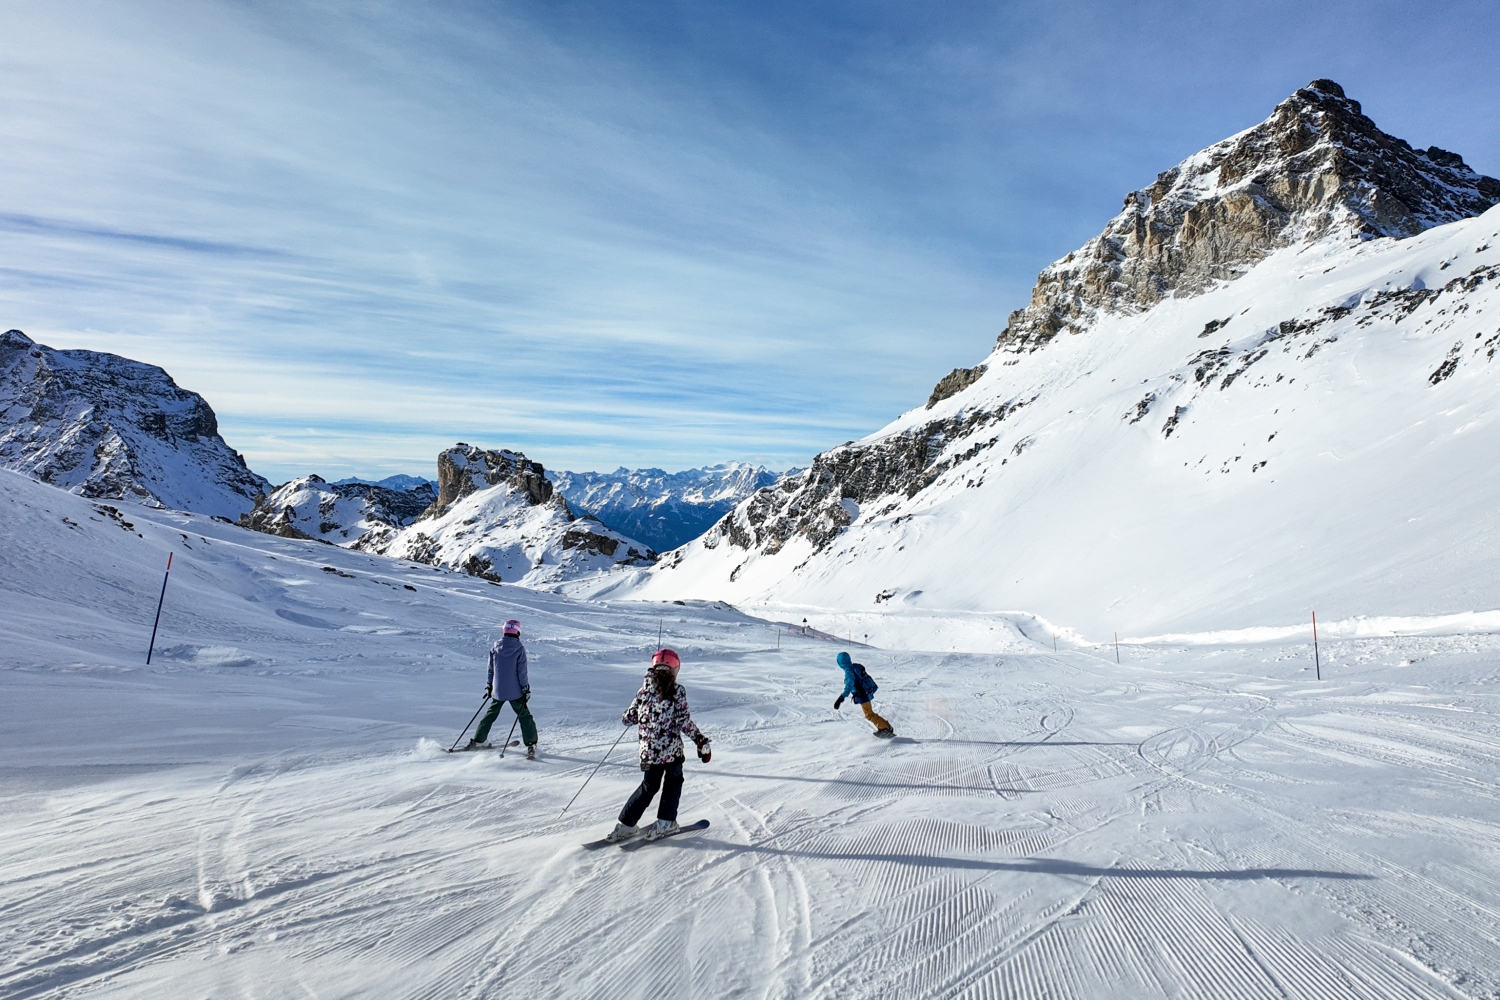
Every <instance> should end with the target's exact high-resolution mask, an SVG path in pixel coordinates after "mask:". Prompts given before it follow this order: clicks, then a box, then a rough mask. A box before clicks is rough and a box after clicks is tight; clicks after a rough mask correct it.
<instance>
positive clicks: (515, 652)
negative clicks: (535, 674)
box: [490, 635, 531, 701]
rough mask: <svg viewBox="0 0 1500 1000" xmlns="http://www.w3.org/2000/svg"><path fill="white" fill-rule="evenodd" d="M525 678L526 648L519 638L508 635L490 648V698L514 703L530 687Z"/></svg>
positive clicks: (528, 680) (527, 679) (529, 682)
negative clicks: (522, 690) (523, 690)
mask: <svg viewBox="0 0 1500 1000" xmlns="http://www.w3.org/2000/svg"><path fill="white" fill-rule="evenodd" d="M530 686H531V681H530V679H529V678H528V677H527V676H526V647H525V646H523V645H521V637H520V636H516V635H508V636H506V637H505V638H503V639H501V640H500V641H499V642H497V643H495V644H494V645H493V646H491V647H490V697H491V698H497V699H499V700H500V701H515V700H516V699H517V698H519V697H521V689H522V688H526V687H530Z"/></svg>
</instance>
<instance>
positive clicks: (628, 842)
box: [583, 819, 708, 851]
mask: <svg viewBox="0 0 1500 1000" xmlns="http://www.w3.org/2000/svg"><path fill="white" fill-rule="evenodd" d="M649 829H650V827H649V826H646V827H638V828H637V829H636V832H635V835H634V836H631V837H627V838H625V839H624V840H609V839H603V840H591V841H589V842H588V843H587V844H584V845H583V849H584V850H585V851H597V850H599V849H600V848H602V847H619V848H621V849H622V850H624V849H632V850H633V849H634V848H636V847H644V846H645V845H646V844H649V843H651V841H649V840H647V839H646V831H647V830H649ZM707 829H708V820H706V819H700V820H699V821H698V822H696V823H689V824H688V825H687V826H685V827H683V828H682V829H680V830H678V831H677V833H692V832H693V831H694V830H707ZM677 833H669V834H667V836H668V837H675V836H677ZM657 839H658V840H665V839H666V838H665V837H658V838H657Z"/></svg>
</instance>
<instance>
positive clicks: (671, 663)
mask: <svg viewBox="0 0 1500 1000" xmlns="http://www.w3.org/2000/svg"><path fill="white" fill-rule="evenodd" d="M662 667H665V668H667V669H668V670H670V671H672V673H674V674H675V673H677V671H678V670H680V669H681V668H682V658H681V657H680V656H678V655H677V650H675V649H658V650H657V651H656V655H655V656H653V657H651V669H652V670H658V669H660V668H662Z"/></svg>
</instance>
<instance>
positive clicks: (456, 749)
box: [443, 740, 521, 753]
mask: <svg viewBox="0 0 1500 1000" xmlns="http://www.w3.org/2000/svg"><path fill="white" fill-rule="evenodd" d="M520 745H521V741H520V740H511V741H510V742H509V743H507V744H505V746H508V747H518V746H520ZM499 749H500V748H499V747H497V746H495V744H493V743H481V744H479V745H478V746H477V747H452V748H451V749H450V748H446V747H445V748H444V749H443V753H472V752H473V751H475V750H499Z"/></svg>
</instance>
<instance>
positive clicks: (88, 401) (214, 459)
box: [0, 330, 270, 517]
mask: <svg viewBox="0 0 1500 1000" xmlns="http://www.w3.org/2000/svg"><path fill="white" fill-rule="evenodd" d="M0 467H3V468H8V469H13V470H15V471H17V472H21V473H24V474H25V475H28V476H31V477H32V478H34V479H39V480H41V481H42V482H45V483H50V484H52V485H54V486H59V487H61V488H63V489H66V490H70V491H72V492H74V493H78V494H81V495H83V496H87V497H100V498H110V499H119V500H136V501H147V502H156V503H160V504H163V505H165V506H167V507H173V508H176V509H180V510H191V511H198V512H201V513H205V514H217V515H220V516H228V517H234V516H237V515H239V514H241V513H243V512H245V511H247V510H249V509H250V508H251V507H252V505H253V504H254V500H255V497H256V496H257V495H258V494H262V493H264V492H265V491H266V490H268V489H269V488H270V483H268V482H267V481H266V480H265V479H263V478H261V477H260V476H257V475H256V474H255V473H253V472H251V471H250V469H249V468H248V467H246V465H245V461H244V459H243V458H241V457H240V454H239V453H238V452H236V451H235V450H234V449H233V448H231V447H229V445H227V444H226V443H225V442H224V439H223V438H222V437H220V436H219V422H218V419H217V417H216V416H215V415H214V411H213V408H212V407H210V406H209V405H208V403H207V401H205V400H204V399H203V397H202V396H200V395H198V394H197V393H195V392H189V391H188V390H186V389H183V388H181V387H179V386H178V385H177V383H175V382H173V381H172V377H171V376H170V375H168V374H167V373H166V372H165V371H163V370H162V369H160V368H157V367H156V366H155V365H146V364H141V363H140V362H138V361H131V360H130V359H128V358H122V357H119V356H118V355H114V354H104V353H100V352H98V351H57V350H53V349H52V348H50V347H46V346H44V345H42V344H37V343H35V342H34V341H32V340H31V338H30V337H27V336H26V335H25V334H24V333H22V332H21V331H20V330H9V331H7V332H6V333H4V334H0Z"/></svg>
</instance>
